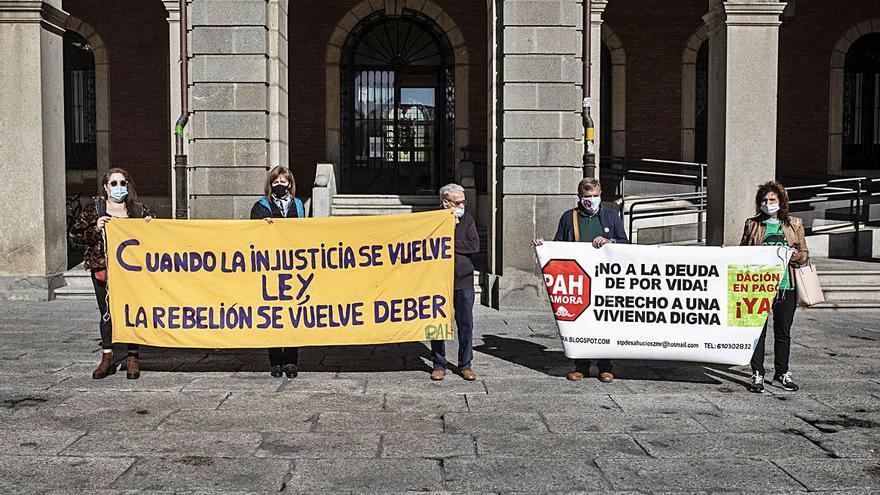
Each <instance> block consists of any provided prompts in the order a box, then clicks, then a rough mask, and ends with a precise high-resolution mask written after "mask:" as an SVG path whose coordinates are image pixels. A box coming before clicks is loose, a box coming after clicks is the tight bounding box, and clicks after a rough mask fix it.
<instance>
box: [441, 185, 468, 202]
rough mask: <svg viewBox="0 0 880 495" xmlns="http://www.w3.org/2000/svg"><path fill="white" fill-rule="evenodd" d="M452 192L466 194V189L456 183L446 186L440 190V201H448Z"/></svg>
mask: <svg viewBox="0 0 880 495" xmlns="http://www.w3.org/2000/svg"><path fill="white" fill-rule="evenodd" d="M451 192H460V193H462V194H464V188H463V187H461V186H459V185H458V184H455V183H451V184H446V185H445V186H443V187H441V188H440V199H446V197H447V196H449V193H451Z"/></svg>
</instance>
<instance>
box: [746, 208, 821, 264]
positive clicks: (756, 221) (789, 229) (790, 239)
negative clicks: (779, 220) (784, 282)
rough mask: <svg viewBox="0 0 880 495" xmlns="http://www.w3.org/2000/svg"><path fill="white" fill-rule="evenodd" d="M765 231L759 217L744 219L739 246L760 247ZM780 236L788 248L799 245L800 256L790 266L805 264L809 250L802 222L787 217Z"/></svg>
mask: <svg viewBox="0 0 880 495" xmlns="http://www.w3.org/2000/svg"><path fill="white" fill-rule="evenodd" d="M766 230H767V228H766V227H765V226H764V223H763V222H762V221H761V220H760V217H752V218H749V219H746V224H745V227H744V228H743V236H742V240H741V241H740V242H739V244H740V246H760V245H761V243H762V242H764V233H765V231H766ZM782 234H783V235H784V236H785V241H786V242H787V243H788V245H789V246H794V245H795V244H799V245H800V249H799V251H800V256H799V257H798V258H797V259H795V258H792V260H791V264H792V265H803V264H805V263H806V262H807V261H808V260H809V259H810V250H809V249H807V239H806V237H805V236H804V221H803V220H801V219H800V218H798V217H793V216H789V217H788V222H787V223H783V224H782Z"/></svg>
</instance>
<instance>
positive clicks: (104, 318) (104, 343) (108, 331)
mask: <svg viewBox="0 0 880 495" xmlns="http://www.w3.org/2000/svg"><path fill="white" fill-rule="evenodd" d="M92 286H93V287H94V288H95V298H96V299H97V300H98V311H99V312H100V313H101V322H100V327H101V349H105V350H106V349H113V322H112V321H110V297H109V296H108V294H107V282H102V281H100V280H98V279H96V278H95V272H92ZM137 351H138V345H137V344H128V352H129V354H133V353H136V352H137Z"/></svg>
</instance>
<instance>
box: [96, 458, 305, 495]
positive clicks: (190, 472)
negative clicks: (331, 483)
mask: <svg viewBox="0 0 880 495" xmlns="http://www.w3.org/2000/svg"><path fill="white" fill-rule="evenodd" d="M289 470H290V461H287V460H282V459H256V458H249V459H247V458H246V459H227V458H223V457H211V456H209V455H192V456H174V457H146V458H142V459H139V460H138V461H137V462H135V463H134V465H132V466H131V469H129V470H128V471H126V472H125V474H124V475H122V476H121V477H119V478H118V479H117V480H116V481H115V482H113V484H112V486H113V487H114V488H120V489H127V490H169V489H171V490H176V489H192V488H195V487H198V488H199V489H200V490H204V491H207V492H210V491H213V490H242V491H254V490H258V491H280V490H281V488H282V486H283V484H284V480H285V475H286V474H287V472H288V471H289Z"/></svg>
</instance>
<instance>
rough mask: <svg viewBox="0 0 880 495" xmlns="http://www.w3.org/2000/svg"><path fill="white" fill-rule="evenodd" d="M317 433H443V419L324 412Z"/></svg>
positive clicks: (430, 416) (426, 416)
mask: <svg viewBox="0 0 880 495" xmlns="http://www.w3.org/2000/svg"><path fill="white" fill-rule="evenodd" d="M315 431H319V432H326V431H340V432H359V431H364V432H366V431H369V432H375V433H392V432H395V431H410V432H418V433H442V432H443V419H442V418H441V416H439V415H436V414H423V413H393V412H363V413H356V412H355V413H352V412H332V411H331V412H322V413H320V414H319V415H318V421H317V424H316V426H315Z"/></svg>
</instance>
